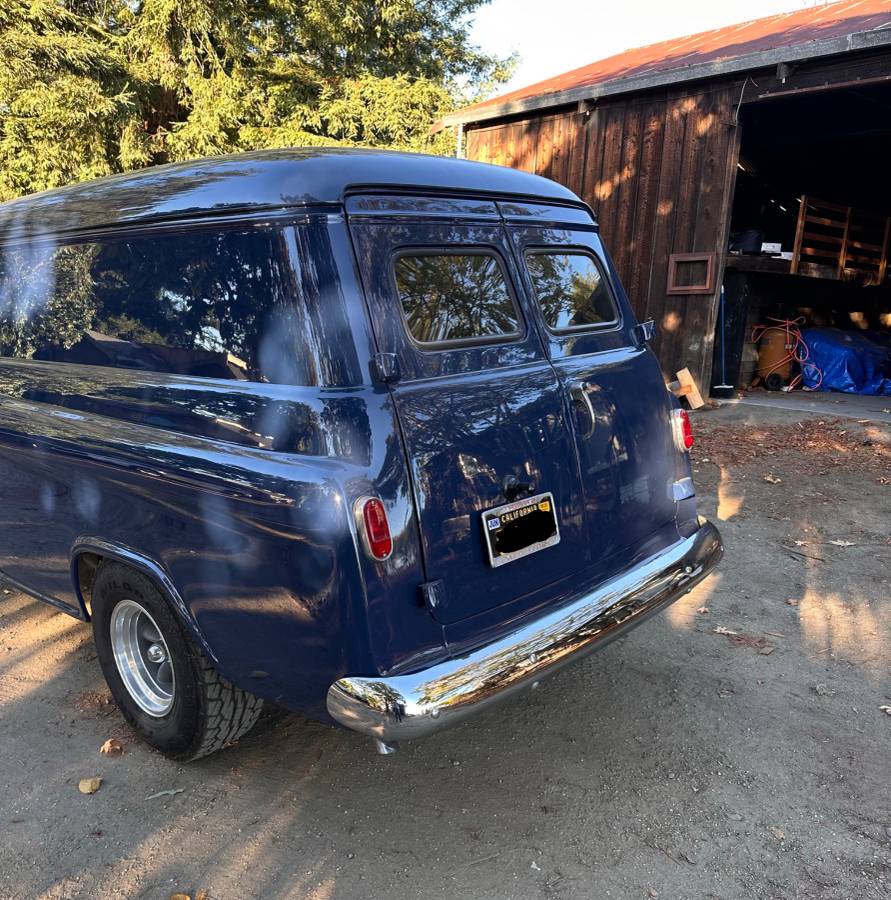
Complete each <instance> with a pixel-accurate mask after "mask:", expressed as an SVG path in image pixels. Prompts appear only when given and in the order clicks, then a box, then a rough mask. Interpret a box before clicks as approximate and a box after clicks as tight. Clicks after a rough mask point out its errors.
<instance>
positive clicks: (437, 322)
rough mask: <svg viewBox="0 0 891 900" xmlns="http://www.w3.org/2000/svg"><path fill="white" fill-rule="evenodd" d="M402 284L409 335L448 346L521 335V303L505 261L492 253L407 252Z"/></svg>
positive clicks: (399, 263) (399, 267) (398, 268)
mask: <svg viewBox="0 0 891 900" xmlns="http://www.w3.org/2000/svg"><path fill="white" fill-rule="evenodd" d="M395 275H396V288H397V290H398V293H399V300H400V302H401V304H402V313H403V315H404V317H405V323H406V326H407V327H408V331H409V334H410V335H411V336H412V337H413V338H414V339H415V340H416V341H417V342H418V343H419V344H425V345H428V346H442V345H448V344H457V343H480V342H485V341H493V340H494V341H498V340H507V339H510V338H512V337H515V336H517V335H519V334H520V317H519V313H518V312H517V305H516V303H515V302H514V298H513V296H512V294H511V291H510V288H509V287H508V283H507V278H506V276H505V273H504V269H503V267H502V265H501V261H500V260H499V259H498V257H497V256H495V255H494V254H491V253H486V252H480V253H460V254H459V253H403V254H400V255H399V256H398V257H397V258H396V262H395Z"/></svg>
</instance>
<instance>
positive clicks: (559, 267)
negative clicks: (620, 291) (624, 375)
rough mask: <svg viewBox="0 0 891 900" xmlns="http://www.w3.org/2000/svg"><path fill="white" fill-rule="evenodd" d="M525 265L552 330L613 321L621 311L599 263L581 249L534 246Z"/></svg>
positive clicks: (590, 325) (615, 320)
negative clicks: (543, 248)
mask: <svg viewBox="0 0 891 900" xmlns="http://www.w3.org/2000/svg"><path fill="white" fill-rule="evenodd" d="M526 268H527V270H528V271H529V277H530V278H531V279H532V285H533V287H534V288H535V295H536V299H537V301H538V305H539V306H540V307H541V311H542V314H543V315H544V320H545V324H546V325H547V326H548V328H550V329H551V331H570V330H573V329H576V328H591V327H597V326H602V325H611V324H613V323H614V322H617V321H618V318H619V316H618V313H617V312H616V306H615V304H614V302H613V299H612V296H611V295H610V292H609V287H608V286H607V283H606V279H605V278H604V276H603V272H602V271H601V268H600V266H599V265H598V263H597V262H596V260H595V259H594V258H593V257H592V256H591V255H590V254H588V253H584V252H582V251H580V250H579V251H562V252H551V251H545V250H533V251H530V252H529V253H527V254H526Z"/></svg>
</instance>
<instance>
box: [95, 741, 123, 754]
mask: <svg viewBox="0 0 891 900" xmlns="http://www.w3.org/2000/svg"><path fill="white" fill-rule="evenodd" d="M99 752H100V753H101V754H103V755H104V756H120V755H121V754H122V753H123V752H124V745H123V744H122V743H121V742H120V741H117V740H115V739H114V738H109V739H108V740H107V741H106V742H105V743H104V744H103V745H102V746H101V747H100V748H99Z"/></svg>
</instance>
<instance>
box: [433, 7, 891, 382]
mask: <svg viewBox="0 0 891 900" xmlns="http://www.w3.org/2000/svg"><path fill="white" fill-rule="evenodd" d="M442 124H443V125H445V126H453V127H454V128H455V132H456V139H457V142H458V153H459V155H464V156H467V157H468V158H471V159H476V160H482V161H485V162H491V163H498V164H501V165H506V166H513V167H516V168H520V169H525V170H527V171H530V172H536V173H538V174H541V175H545V176H547V177H549V178H553V179H555V180H557V181H559V182H562V183H563V184H565V185H567V186H568V187H570V188H572V190H574V191H575V192H576V193H578V194H579V195H580V196H581V197H583V198H584V199H585V200H586V201H587V202H588V203H589V204H590V205H591V206H592V207H593V209H594V211H595V213H596V214H597V217H598V220H599V222H600V226H601V231H602V233H603V235H604V240H605V242H606V244H607V246H608V247H609V248H610V250H611V252H612V254H613V257H614V260H615V262H616V265H617V268H618V271H619V273H620V275H621V277H622V279H623V281H624V284H625V286H626V289H627V291H628V293H629V296H630V298H631V301H632V304H633V305H634V307H635V310H636V312H637V314H638V316H639V317H640V318H641V319H644V318H652V319H655V321H656V324H657V337H656V340H655V342H654V347H655V349H656V351H657V353H658V354H659V357H660V360H661V362H662V365H663V369H664V371H665V374H666V376H669V375H673V373H674V372H675V371H676V370H678V369H680V368H681V367H684V366H687V367H689V368H690V370H691V371H692V372H693V373H694V375H695V377H696V379H697V381H698V382H699V384H700V385H701V386H702V388H703V390H702V392H703V394H706V393H707V392H708V389H709V388H710V386H711V385H713V384H716V383H718V382H721V381H724V380H727V381H729V382H730V383H731V384H734V385H737V386H739V385H743V386H745V384H746V383H747V382H748V381H750V380H751V379H752V377H753V376H754V370H755V368H756V365H757V363H756V362H755V361H754V355H756V354H755V351H754V350H753V348H752V346H751V344H750V332H751V326H752V324H753V323H754V322H757V321H758V320H759V319H765V318H766V317H768V316H778V317H786V318H788V317H798V316H801V315H804V316H805V317H806V318H807V317H810V318H807V321H808V323H809V324H810V323H814V322H815V323H817V324H821V323H822V324H827V323H828V324H832V325H833V326H836V327H842V328H861V329H862V328H866V327H868V328H878V329H882V328H888V326H889V325H891V319H889V317H888V310H889V309H891V305H889V303H888V300H887V298H888V293H889V292H888V276H889V275H891V272H889V271H888V267H887V258H888V254H889V232H891V218H889V217H891V140H889V138H891V0H841V2H835V3H827V4H822V5H818V6H811V7H808V8H806V9H803V10H801V11H799V12H794V13H789V14H785V15H777V16H771V17H769V18H765V19H759V20H756V21H752V22H746V23H743V24H740V25H736V26H732V27H728V28H722V29H719V30H715V31H709V32H704V33H701V34H696V35H692V36H689V37H685V38H681V39H678V40H672V41H666V42H664V43H659V44H654V45H652V46H648V47H642V48H640V49H636V50H630V51H628V52H626V53H622V54H619V55H617V56H613V57H610V58H609V59H604V60H601V61H599V62H595V63H592V64H590V65H588V66H584V67H582V68H580V69H576V70H574V71H571V72H567V73H565V74H563V75H559V76H557V77H556V78H552V79H550V80H548V81H543V82H540V83H538V84H534V85H530V86H529V87H527V88H524V89H521V90H517V91H514V92H512V93H510V94H505V95H503V96H500V97H496V98H494V99H492V100H488V101H486V102H484V103H480V104H477V105H475V106H471V107H468V108H465V109H463V110H460V111H459V112H457V113H455V114H454V115H451V116H449V117H447V118H446V119H444V120H443V123H442ZM722 287H723V288H726V291H725V292H724V298H725V313H726V317H725V318H726V321H725V322H724V324H723V327H722V325H721V322H720V321H719V312H720V308H721V297H722ZM721 357H723V364H724V369H725V372H724V374H723V375H722V373H721ZM713 364H714V371H713Z"/></svg>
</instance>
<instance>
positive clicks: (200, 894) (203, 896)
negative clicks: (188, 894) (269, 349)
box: [195, 891, 207, 900]
mask: <svg viewBox="0 0 891 900" xmlns="http://www.w3.org/2000/svg"><path fill="white" fill-rule="evenodd" d="M195 900H207V891H195Z"/></svg>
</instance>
